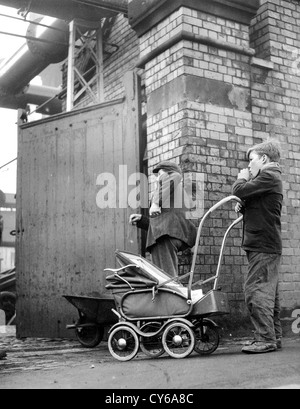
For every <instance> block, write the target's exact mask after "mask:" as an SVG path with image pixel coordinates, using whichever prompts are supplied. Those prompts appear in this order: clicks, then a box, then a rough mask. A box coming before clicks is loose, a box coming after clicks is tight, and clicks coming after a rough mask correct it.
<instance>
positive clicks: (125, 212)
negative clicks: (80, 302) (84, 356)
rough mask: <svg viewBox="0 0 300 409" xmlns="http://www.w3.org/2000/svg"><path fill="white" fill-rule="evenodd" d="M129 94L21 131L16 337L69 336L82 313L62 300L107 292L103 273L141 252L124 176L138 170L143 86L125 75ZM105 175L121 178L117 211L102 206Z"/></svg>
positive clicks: (118, 183)
mask: <svg viewBox="0 0 300 409" xmlns="http://www.w3.org/2000/svg"><path fill="white" fill-rule="evenodd" d="M125 88H126V97H125V98H124V99H122V100H118V101H113V102H110V103H106V104H101V105H98V106H93V107H90V108H86V109H82V110H78V111H73V112H70V113H66V114H62V115H59V116H55V117H51V118H49V119H45V120H42V121H38V122H34V123H29V124H25V125H22V126H20V128H19V155H18V189H17V262H16V268H17V274H16V276H17V296H18V301H17V335H18V336H19V337H67V336H70V335H71V334H70V333H68V332H67V330H66V329H65V327H66V324H70V323H72V322H73V321H75V320H76V319H77V318H78V314H77V311H76V309H75V308H74V307H72V306H71V305H70V304H68V302H67V301H66V300H65V299H64V298H63V297H62V296H63V295H64V294H73V295H74V294H77V295H88V296H99V295H103V294H105V293H106V290H105V285H106V282H105V277H106V274H105V273H104V272H103V270H104V269H105V268H107V267H110V268H114V267H115V255H114V253H115V250H116V249H127V250H129V251H133V252H140V237H139V232H138V230H137V229H135V228H132V227H130V226H129V225H128V218H129V214H130V213H131V212H133V210H132V209H131V208H129V206H128V205H125V206H124V197H122V198H121V196H122V194H121V190H122V189H123V193H124V192H126V186H125V187H124V186H123V185H124V181H126V175H125V177H124V171H127V174H128V176H129V175H131V174H134V173H137V172H139V168H140V132H139V129H140V114H139V112H140V109H139V92H138V91H137V90H138V89H139V88H138V87H137V79H136V77H135V76H134V74H133V73H128V74H127V75H126V87H125ZM124 166H126V167H124ZM103 174H108V175H112V176H111V177H112V178H113V177H114V178H115V180H116V186H117V194H116V195H117V196H116V199H117V206H116V207H115V208H103V206H102V205H101V203H100V200H99V192H101V189H104V187H105V186H104V185H101V183H102V182H103V180H104V179H105V177H104V178H103V177H102V176H103ZM121 179H122V180H121ZM105 183H106V182H105ZM106 188H107V189H108V190H109V189H111V192H108V194H107V196H109V193H111V194H112V195H113V194H114V192H112V186H109V184H108V185H107V186H106ZM104 199H105V197H104ZM108 199H109V197H108ZM120 200H122V203H120Z"/></svg>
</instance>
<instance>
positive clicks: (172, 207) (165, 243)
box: [129, 161, 197, 277]
mask: <svg viewBox="0 0 300 409" xmlns="http://www.w3.org/2000/svg"><path fill="white" fill-rule="evenodd" d="M153 173H154V174H155V175H156V176H157V189H156V190H155V191H154V194H153V197H152V200H151V207H150V210H149V216H150V217H146V216H143V215H141V214H133V215H131V216H130V220H129V222H130V224H132V225H136V226H137V227H139V228H142V229H145V230H147V231H148V233H147V243H146V250H147V251H148V252H149V253H151V258H152V262H153V263H154V264H155V265H156V266H157V267H159V268H161V269H162V270H163V271H164V272H166V273H167V274H169V275H170V276H171V277H177V276H178V252H180V251H184V250H186V249H188V248H192V247H194V245H195V241H196V236H197V229H196V226H195V225H194V223H193V222H192V221H191V220H190V219H189V218H188V216H187V212H188V211H189V210H190V208H191V207H192V203H191V198H189V197H188V194H187V192H186V190H185V189H184V187H183V182H182V173H181V169H180V167H179V166H178V165H177V164H176V163H173V162H170V161H164V162H161V163H159V164H158V165H157V166H156V167H155V168H154V170H153Z"/></svg>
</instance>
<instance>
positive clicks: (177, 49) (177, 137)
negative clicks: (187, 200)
mask: <svg viewBox="0 0 300 409" xmlns="http://www.w3.org/2000/svg"><path fill="white" fill-rule="evenodd" d="M224 3H226V4H224ZM139 4H140V7H141V8H140V10H138V5H139ZM147 5H148V9H147ZM258 6H259V5H258V1H256V0H255V1H247V5H245V2H244V1H242V0H234V1H226V2H222V1H221V0H213V1H210V2H207V1H204V0H203V1H202V0H197V1H192V0H185V1H183V0H181V1H179V0H178V1H177V0H175V1H172V2H171V1H159V0H156V1H155V0H153V1H150V0H149V1H145V2H140V1H138V0H132V1H131V2H130V3H129V21H130V23H131V25H132V27H133V28H134V29H135V30H136V32H137V34H138V35H139V39H140V63H139V67H141V68H144V70H145V71H144V72H145V86H146V95H147V115H148V123H147V131H148V158H149V168H150V169H149V170H150V172H151V170H152V168H153V166H154V165H155V164H156V163H158V162H159V161H161V160H168V159H172V160H175V161H176V162H177V163H179V164H181V166H182V168H183V170H184V171H191V172H198V173H201V174H204V180H205V210H208V209H209V208H210V207H211V206H212V205H213V204H215V203H216V202H217V201H219V200H221V199H223V198H224V197H226V196H228V195H230V194H231V188H232V184H233V182H234V181H235V179H236V176H237V173H238V169H239V168H240V167H241V162H243V161H245V152H246V150H247V149H248V148H249V146H251V145H252V144H253V129H252V112H251V64H250V63H251V59H252V57H253V55H254V50H253V49H251V48H250V44H249V25H250V21H251V19H252V18H253V17H254V15H255V13H256V11H257V9H258ZM139 11H140V13H139ZM233 217H234V218H235V214H234V212H233V209H232V206H228V208H226V209H224V210H223V211H222V212H221V213H220V214H219V215H218V216H216V218H214V220H212V221H211V223H210V224H208V226H207V228H206V229H205V232H204V234H205V236H206V237H205V238H204V243H203V246H202V248H201V252H202V254H200V255H199V260H198V267H199V276H200V277H201V278H203V279H205V278H207V277H209V276H210V275H211V274H214V273H215V269H216V264H217V262H218V256H219V251H220V247H219V246H220V244H221V241H222V239H223V235H224V226H225V225H229V224H228V222H229V221H230V219H232V218H233ZM226 223H227V224H226ZM232 236H233V237H231V238H230V242H229V246H228V248H227V249H226V255H225V260H224V262H225V266H224V269H223V272H222V275H223V276H222V277H223V278H222V280H221V281H222V287H223V290H224V291H227V292H228V293H229V297H230V299H231V300H232V302H233V303H237V304H238V303H240V302H241V301H243V299H244V296H243V289H242V284H243V274H242V272H243V271H244V269H245V265H244V264H245V260H244V257H243V256H242V255H241V250H240V244H241V240H240V236H241V233H240V231H239V229H237V230H235V231H234V232H233V233H232ZM203 253H205V254H203ZM238 308H239V307H238Z"/></svg>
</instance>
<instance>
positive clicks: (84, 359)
mask: <svg viewBox="0 0 300 409" xmlns="http://www.w3.org/2000/svg"><path fill="white" fill-rule="evenodd" d="M245 341H246V339H234V340H223V341H222V343H221V345H220V347H219V349H218V350H217V351H216V352H215V353H214V354H213V355H211V356H209V357H201V356H199V355H197V354H193V355H191V356H190V357H188V358H186V359H182V360H176V359H172V358H169V357H168V356H166V355H164V356H163V357H161V358H159V359H149V358H147V357H146V356H145V355H143V354H142V353H139V355H138V357H137V358H135V359H134V360H133V361H130V362H126V363H121V362H118V361H116V360H114V359H113V358H112V357H111V355H110V353H109V351H108V349H107V344H106V343H105V342H104V343H102V344H101V345H100V346H99V347H97V348H95V349H92V350H88V349H85V348H83V347H81V345H80V344H79V343H78V342H77V341H70V340H50V339H27V340H24V341H21V340H17V339H16V337H15V332H14V328H13V327H11V328H10V332H9V333H6V334H3V333H2V334H1V331H0V348H2V347H5V348H7V349H8V352H9V353H8V358H7V359H6V360H3V361H0V389H103V390H106V391H109V390H121V389H122V390H126V389H147V390H155V389H173V390H177V391H178V390H180V389H198V390H199V389H216V388H217V389H267V388H276V389H279V388H283V389H300V360H299V356H300V338H299V337H295V338H293V339H285V340H284V349H283V351H282V352H276V353H271V354H263V355H255V356H249V355H245V354H242V353H241V352H240V350H241V347H242V344H243V343H244V342H245Z"/></svg>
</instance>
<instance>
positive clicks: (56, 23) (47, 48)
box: [0, 17, 69, 107]
mask: <svg viewBox="0 0 300 409" xmlns="http://www.w3.org/2000/svg"><path fill="white" fill-rule="evenodd" d="M41 21H42V22H45V23H49V24H45V25H47V26H50V28H45V27H41V29H40V30H37V29H36V26H32V25H30V26H29V27H28V30H27V37H28V40H27V43H25V44H24V45H23V46H22V47H21V48H20V49H19V50H18V51H17V52H16V53H15V54H14V55H13V56H12V57H11V58H10V59H8V60H7V61H5V62H4V63H3V64H2V66H1V67H0V106H4V105H3V102H2V101H3V100H5V99H6V100H7V101H8V100H9V98H12V97H13V96H14V95H18V94H19V93H22V90H23V89H24V88H25V87H26V86H27V85H28V84H29V83H30V81H31V80H32V79H33V78H34V77H36V76H37V75H38V74H40V72H42V71H43V70H44V69H45V68H47V67H48V66H49V65H50V64H52V63H58V62H61V61H63V60H64V59H65V58H66V57H67V55H68V31H69V28H68V25H67V24H66V23H65V22H64V21H62V20H58V19H54V18H49V17H46V18H44V19H41ZM52 28H58V29H59V31H54V30H53V29H52ZM4 107H7V106H4Z"/></svg>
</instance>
